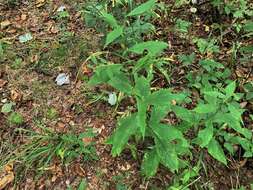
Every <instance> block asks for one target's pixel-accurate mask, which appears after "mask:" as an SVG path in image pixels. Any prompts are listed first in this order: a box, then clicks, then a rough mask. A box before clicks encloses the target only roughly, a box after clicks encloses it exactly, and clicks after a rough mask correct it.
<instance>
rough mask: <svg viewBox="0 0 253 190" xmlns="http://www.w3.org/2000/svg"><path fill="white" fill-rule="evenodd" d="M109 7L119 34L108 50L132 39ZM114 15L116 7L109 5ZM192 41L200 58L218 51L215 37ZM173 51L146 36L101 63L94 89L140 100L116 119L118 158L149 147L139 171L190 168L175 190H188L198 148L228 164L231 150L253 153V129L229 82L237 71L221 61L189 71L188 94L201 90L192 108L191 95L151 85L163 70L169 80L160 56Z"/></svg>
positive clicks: (106, 16)
mask: <svg viewBox="0 0 253 190" xmlns="http://www.w3.org/2000/svg"><path fill="white" fill-rule="evenodd" d="M106 5H108V4H106ZM120 5H121V4H120ZM155 5H156V2H155V1H147V2H146V3H143V4H140V5H139V6H137V7H136V8H132V9H131V10H129V13H128V12H125V11H126V10H128V6H130V5H129V4H127V5H126V7H124V9H123V11H122V13H121V14H122V15H123V17H124V18H125V19H126V20H125V21H123V22H127V23H128V22H131V20H130V21H129V20H128V19H129V17H130V18H132V17H133V19H134V20H135V19H136V18H135V17H134V16H135V15H138V16H140V15H142V14H143V13H145V12H146V11H147V10H150V9H151V8H153V7H155ZM115 6H116V7H117V5H115ZM103 7H105V5H104V6H100V7H99V8H100V11H102V20H103V21H104V22H106V23H107V24H108V25H109V27H110V28H112V29H113V30H112V31H109V32H108V31H107V30H105V32H106V33H105V34H106V40H105V46H106V47H107V46H109V45H110V44H112V42H115V43H121V42H120V40H121V39H124V38H126V39H127V37H128V36H127V34H125V33H124V28H122V25H119V24H118V23H122V21H120V22H118V20H116V19H115V17H114V16H113V15H112V14H110V13H108V12H106V13H105V12H103ZM117 8H118V7H117ZM108 10H111V7H107V11H108ZM121 14H120V15H119V16H118V17H120V16H122V15H121ZM145 16H146V15H145V14H144V15H142V17H141V18H143V17H144V18H145ZM139 18H140V17H137V19H139ZM189 26H190V23H186V22H184V21H183V20H178V22H177V28H178V29H179V30H181V31H182V32H187V30H188V27H189ZM124 27H125V26H124ZM118 40H119V41H118ZM193 42H194V43H196V45H197V47H198V49H199V52H200V53H201V54H206V55H210V54H212V53H218V52H219V51H220V49H219V46H218V45H217V41H216V40H215V39H208V40H206V39H204V38H195V39H194V40H193ZM167 47H168V44H167V43H164V42H161V41H152V40H145V41H144V40H143V39H138V40H134V43H133V44H132V43H124V46H123V51H119V54H117V56H118V57H120V59H122V60H124V61H121V63H120V64H114V63H113V62H112V61H111V62H107V61H106V60H105V59H101V60H96V61H97V64H96V65H97V66H96V68H95V70H94V74H93V76H92V78H91V79H90V81H89V85H90V86H95V85H99V84H107V85H110V86H112V87H113V88H115V89H116V90H118V91H119V92H120V93H121V94H123V97H131V98H132V99H134V103H135V104H134V109H131V110H126V111H125V114H124V115H123V116H122V117H121V118H119V119H118V122H117V127H116V129H115V131H114V133H113V134H112V136H111V137H110V138H109V139H108V141H107V143H108V144H110V145H112V151H111V153H112V155H113V156H118V155H120V154H121V152H122V151H123V150H124V149H125V148H129V149H130V150H131V152H132V155H133V157H136V153H135V151H136V150H137V148H136V145H137V144H140V143H144V144H145V145H147V146H145V150H144V154H143V159H142V165H141V173H142V174H143V175H144V176H146V177H148V178H150V177H152V176H154V175H155V174H156V172H157V169H158V167H159V165H160V164H161V165H163V166H165V167H167V168H168V169H169V170H171V171H172V172H177V171H179V170H180V169H184V172H183V173H182V175H183V176H182V179H183V180H182V182H183V183H178V184H175V186H174V187H175V188H178V187H180V188H181V187H183V188H187V187H188V185H189V184H187V183H189V179H190V178H191V177H196V175H197V174H196V173H197V172H196V171H198V170H199V168H197V169H196V168H195V169H196V170H194V171H195V173H194V172H193V173H192V172H191V170H189V168H190V164H189V163H188V160H189V158H191V157H192V156H193V155H192V154H191V148H192V146H193V145H198V146H199V147H200V148H201V150H205V149H207V151H208V153H209V154H210V155H211V156H212V157H213V158H215V159H216V160H218V161H219V162H221V163H223V164H225V165H226V164H227V159H226V154H225V153H226V152H228V153H230V154H232V155H233V154H235V150H234V148H233V147H234V146H235V145H238V146H241V147H242V148H243V149H244V151H245V154H244V157H251V156H252V153H253V149H252V132H251V131H250V130H249V129H247V128H245V127H244V126H243V122H242V121H243V120H242V114H243V113H244V109H242V108H241V107H240V100H241V98H242V97H243V94H240V93H236V88H237V82H236V81H232V80H229V77H230V74H231V71H230V70H229V69H226V68H225V66H224V65H223V64H222V63H219V62H217V61H215V60H213V59H210V58H207V59H202V60H200V61H199V66H200V69H199V71H198V73H194V72H190V73H189V74H188V76H187V79H188V80H189V83H188V84H189V88H190V89H189V90H191V88H196V90H197V92H198V93H199V96H198V99H197V102H196V103H195V104H194V107H195V108H193V109H187V106H186V105H187V104H190V103H191V104H192V103H193V100H192V97H191V96H190V93H189V92H187V91H181V92H178V91H174V89H173V88H159V87H156V86H153V81H154V79H155V77H154V75H155V74H156V72H157V70H158V71H159V72H161V73H162V74H163V75H164V77H166V79H167V81H168V82H169V81H170V78H169V74H168V73H167V71H168V68H167V67H166V66H167V64H166V58H164V57H162V55H163V52H164V51H165V49H166V48H167ZM195 59H196V57H195V54H194V53H192V54H191V55H180V56H179V60H180V61H181V62H182V63H183V64H184V65H185V66H187V65H190V64H193V62H194V61H195ZM100 63H101V64H100ZM121 101H124V98H122V100H121ZM169 113H173V114H174V115H175V117H176V118H177V122H176V123H173V124H171V123H168V122H166V121H168V117H169ZM189 130H193V131H194V132H195V134H196V135H195V136H194V137H192V138H188V137H186V134H187V132H188V131H189Z"/></svg>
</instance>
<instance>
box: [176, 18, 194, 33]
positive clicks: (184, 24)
mask: <svg viewBox="0 0 253 190" xmlns="http://www.w3.org/2000/svg"><path fill="white" fill-rule="evenodd" d="M191 24H192V23H191V22H188V21H185V20H182V19H177V20H176V29H177V30H178V31H180V32H182V33H187V32H188V29H189V27H190V26H191Z"/></svg>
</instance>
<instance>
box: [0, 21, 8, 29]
mask: <svg viewBox="0 0 253 190" xmlns="http://www.w3.org/2000/svg"><path fill="white" fill-rule="evenodd" d="M9 25H11V22H10V21H9V20H4V21H3V22H1V23H0V26H1V29H4V28H6V27H8V26H9Z"/></svg>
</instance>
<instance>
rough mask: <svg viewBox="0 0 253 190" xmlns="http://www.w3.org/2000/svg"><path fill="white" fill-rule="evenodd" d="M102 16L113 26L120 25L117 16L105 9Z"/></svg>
mask: <svg viewBox="0 0 253 190" xmlns="http://www.w3.org/2000/svg"><path fill="white" fill-rule="evenodd" d="M101 17H102V18H103V19H104V21H105V22H107V23H108V24H109V25H110V26H111V27H112V28H118V27H119V26H118V23H117V20H116V18H115V17H114V16H113V15H111V14H109V13H107V12H105V11H102V12H101Z"/></svg>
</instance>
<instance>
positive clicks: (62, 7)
mask: <svg viewBox="0 0 253 190" xmlns="http://www.w3.org/2000/svg"><path fill="white" fill-rule="evenodd" d="M65 9H66V7H65V6H64V5H61V6H60V7H59V8H58V9H57V12H62V11H65Z"/></svg>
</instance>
